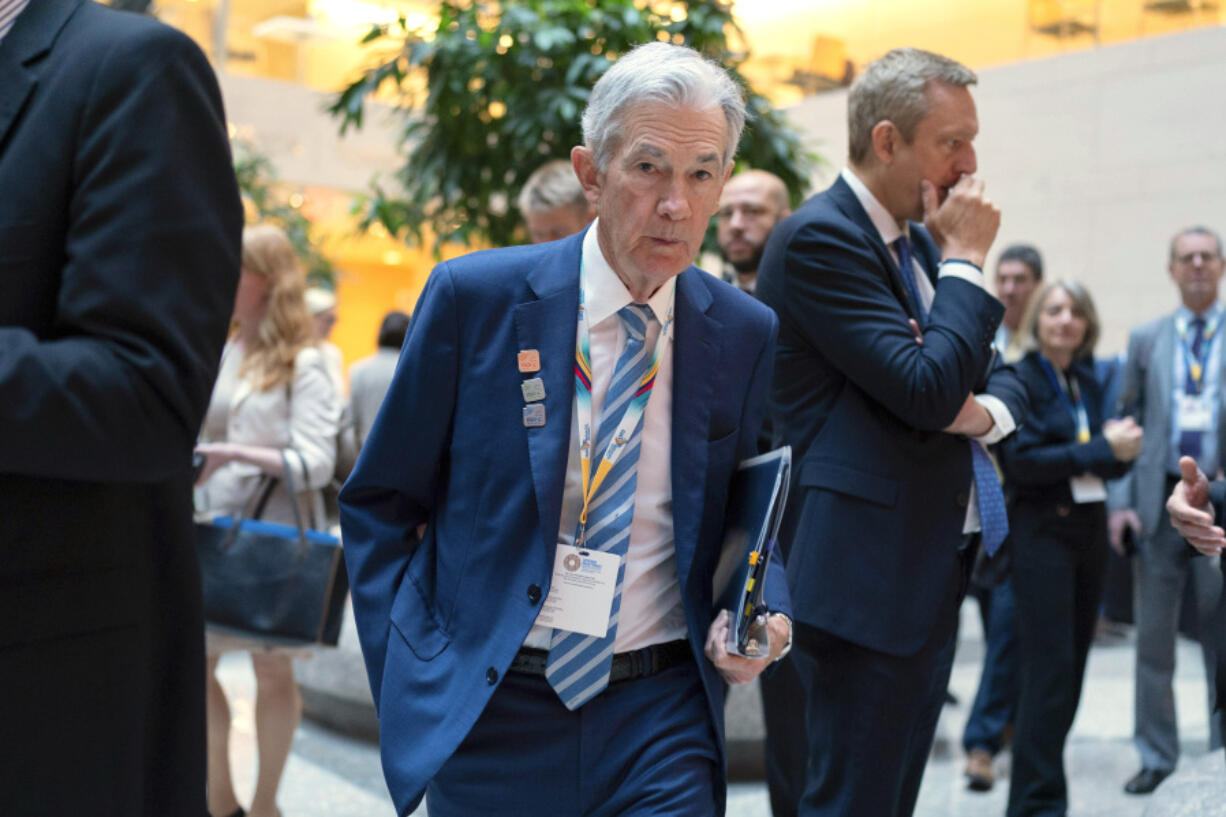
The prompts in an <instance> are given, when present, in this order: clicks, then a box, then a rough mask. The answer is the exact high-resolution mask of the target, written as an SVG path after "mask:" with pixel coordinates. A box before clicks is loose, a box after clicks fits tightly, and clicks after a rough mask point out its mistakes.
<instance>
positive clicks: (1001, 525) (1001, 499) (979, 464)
mask: <svg viewBox="0 0 1226 817" xmlns="http://www.w3.org/2000/svg"><path fill="white" fill-rule="evenodd" d="M894 244H895V246H896V247H897V248H898V268H899V271H900V272H901V273H902V280H903V283H904V284H906V286H907V294H908V295H910V296H911V300H912V301H913V302H914V303H915V312H916V314H917V315H918V316H919V325H920V327H921V328H923V327H924V326H925V325H927V323H928V310H926V309H925V308H924V302H923V301H922V300H921V299H920V294H919V286H918V285H917V284H916V283H915V264H914V263H912V261H911V243H910V242H909V241H907V237H906V236H905V235H903V236H899V237H898V240H897V241H895V242H894ZM967 442H968V443H970V446H971V471H972V473H973V474H974V475H975V495H976V497H977V499H978V505H979V530H980V531H981V532H982V534H983V549H984V551H985V552H986V553H987V554H988V556H995V555H996V551H997V550H999V549H1000V546H1001V544H1002V543H1003V542H1004V541H1005V537H1006V536H1008V535H1009V514H1008V512H1007V511H1006V510H1005V494H1004V492H1003V491H1002V490H1001V488H1000V479H999V478H998V477H997V476H996V468H995V466H993V465H992V458H991V457H989V456H988V452H987V451H986V450H985V449H984V447H983V446H982V445H980V444H979V443H978V441H976V440H968V441H967Z"/></svg>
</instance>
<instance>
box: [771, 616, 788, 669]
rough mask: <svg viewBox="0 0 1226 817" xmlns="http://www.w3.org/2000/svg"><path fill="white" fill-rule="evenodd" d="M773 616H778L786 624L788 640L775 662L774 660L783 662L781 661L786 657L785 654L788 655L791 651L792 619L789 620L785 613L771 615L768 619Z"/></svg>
mask: <svg viewBox="0 0 1226 817" xmlns="http://www.w3.org/2000/svg"><path fill="white" fill-rule="evenodd" d="M775 616H778V617H779V618H781V619H783V620H784V621H786V622H787V623H788V640H787V643H786V644H784V645H783V651H782V652H780V653H779V655H778V657H776V658H775V660H776V661H782V660H783V659H784V658H785V657H786V656H787V654H788V653H790V652H791V651H792V629H793V624H792V619H791V617H790V616H789V615H788V614H787V613H771V614H770V616H769V617H770V618H774V617H775Z"/></svg>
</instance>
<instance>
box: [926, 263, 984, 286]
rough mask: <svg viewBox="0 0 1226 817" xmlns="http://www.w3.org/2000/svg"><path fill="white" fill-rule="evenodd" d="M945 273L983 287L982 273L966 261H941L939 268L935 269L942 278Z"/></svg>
mask: <svg viewBox="0 0 1226 817" xmlns="http://www.w3.org/2000/svg"><path fill="white" fill-rule="evenodd" d="M947 275H952V276H953V277H954V278H961V279H962V280H963V281H967V282H969V283H972V284H974V285H975V286H977V287H979V288H980V289H983V288H984V287H983V273H982V272H981V271H980V270H979V268H978V267H976V266H975V265H974V264H971V263H970V262H967V261H942V262H941V268H940V270H938V271H937V277H939V278H944V277H945V276H947Z"/></svg>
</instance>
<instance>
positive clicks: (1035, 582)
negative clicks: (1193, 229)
mask: <svg viewBox="0 0 1226 817" xmlns="http://www.w3.org/2000/svg"><path fill="white" fill-rule="evenodd" d="M1098 331H1099V324H1098V316H1097V313H1096V312H1095V310H1094V303H1093V301H1091V300H1090V296H1089V293H1087V292H1086V290H1085V289H1084V288H1083V287H1082V286H1081V285H1080V284H1076V283H1068V282H1059V281H1056V282H1052V283H1049V284H1048V285H1047V286H1045V287H1044V288H1043V289H1042V290H1041V291H1040V292H1039V293H1038V294H1037V295H1036V296H1035V298H1034V300H1032V301H1031V304H1030V309H1029V310H1028V312H1027V315H1026V319H1025V320H1024V322H1023V324H1022V332H1023V333H1024V335H1025V342H1028V344H1029V346H1030V348H1031V351H1030V352H1029V353H1027V355H1026V356H1025V357H1024V358H1023V359H1022V360H1021V361H1020V362H1018V363H1017V364H1016V370H1017V373H1018V376H1019V378H1020V379H1021V380H1022V382H1023V383H1024V384H1025V386H1026V388H1027V391H1028V393H1029V395H1030V402H1031V413H1030V414H1029V415H1028V416H1027V418H1026V422H1025V424H1024V425H1022V426H1021V427H1020V428H1019V429H1018V431H1017V433H1016V434H1013V435H1012V436H1010V437H1008V438H1007V439H1006V440H1005V441H1004V442H1003V443H1001V446H1000V452H999V453H1000V462H1001V466H1002V468H1003V470H1004V474H1005V488H1006V491H1007V493H1008V496H1009V523H1010V529H1011V544H1012V550H1013V556H1012V558H1013V563H1012V568H1011V569H1012V575H1013V586H1014V591H1015V593H1016V596H1017V617H1018V634H1019V640H1020V645H1021V658H1022V660H1021V666H1022V675H1021V691H1020V698H1019V702H1018V713H1017V729H1016V732H1015V735H1014V744H1013V771H1012V780H1011V783H1010V788H1009V807H1008V812H1007V813H1008V817H1039V815H1042V817H1063V815H1064V814H1065V813H1066V811H1067V809H1068V792H1067V786H1066V782H1065V776H1064V761H1063V757H1064V741H1065V738H1066V737H1067V736H1068V731H1069V729H1070V727H1071V726H1072V724H1073V716H1074V715H1075V714H1076V712H1077V703H1078V701H1079V699H1080V697H1081V684H1082V678H1083V676H1084V673H1085V665H1086V654H1087V653H1088V652H1089V648H1090V641H1091V639H1092V638H1093V635H1094V623H1095V619H1096V615H1097V611H1098V605H1099V602H1100V600H1101V598H1102V592H1103V581H1104V578H1105V576H1106V570H1107V513H1106V506H1105V504H1104V503H1105V500H1106V489H1105V487H1104V485H1103V480H1105V479H1112V478H1114V477H1119V476H1122V475H1123V474H1124V473H1125V472H1126V471H1127V470H1128V467H1129V463H1131V461H1132V460H1133V459H1135V458H1136V456H1137V454H1138V453H1139V452H1140V450H1141V429H1140V427H1139V426H1137V425H1136V424H1135V423H1134V422H1133V421H1132V420H1131V419H1126V420H1106V421H1105V422H1104V420H1103V414H1104V411H1103V401H1102V393H1101V391H1100V389H1099V386H1098V381H1097V380H1096V378H1095V377H1094V368H1093V360H1092V358H1091V355H1092V354H1093V351H1094V343H1095V341H1096V340H1097V339H1098Z"/></svg>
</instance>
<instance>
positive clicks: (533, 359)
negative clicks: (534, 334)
mask: <svg viewBox="0 0 1226 817" xmlns="http://www.w3.org/2000/svg"><path fill="white" fill-rule="evenodd" d="M515 360H516V362H517V363H518V364H519V371H520V373H521V374H532V373H533V372H539V371H540V370H541V353H540V352H538V351H537V350H536V349H521V350H520V352H519V354H518V355H516V358H515Z"/></svg>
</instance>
